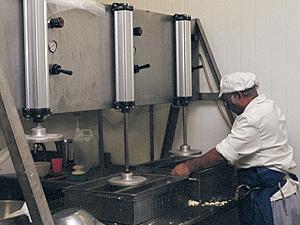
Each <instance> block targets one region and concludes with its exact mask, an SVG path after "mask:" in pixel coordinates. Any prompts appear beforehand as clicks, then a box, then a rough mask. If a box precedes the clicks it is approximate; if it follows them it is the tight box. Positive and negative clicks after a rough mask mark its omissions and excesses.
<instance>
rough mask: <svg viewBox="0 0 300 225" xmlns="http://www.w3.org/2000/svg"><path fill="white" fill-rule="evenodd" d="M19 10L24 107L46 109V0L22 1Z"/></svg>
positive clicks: (47, 90)
mask: <svg viewBox="0 0 300 225" xmlns="http://www.w3.org/2000/svg"><path fill="white" fill-rule="evenodd" d="M23 13H24V53H25V90H26V108H27V109H45V108H49V80H48V79H49V76H48V75H49V71H48V70H49V69H48V56H47V54H48V52H47V45H48V44H47V42H48V25H47V3H46V0H24V1H23Z"/></svg>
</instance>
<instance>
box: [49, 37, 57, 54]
mask: <svg viewBox="0 0 300 225" xmlns="http://www.w3.org/2000/svg"><path fill="white" fill-rule="evenodd" d="M48 49H49V51H50V52H51V53H54V52H55V51H56V49H57V42H56V41H54V40H50V41H49V43H48Z"/></svg>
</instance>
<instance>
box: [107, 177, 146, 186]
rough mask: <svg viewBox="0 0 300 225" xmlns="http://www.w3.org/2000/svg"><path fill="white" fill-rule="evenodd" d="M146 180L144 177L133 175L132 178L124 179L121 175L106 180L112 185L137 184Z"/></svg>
mask: <svg viewBox="0 0 300 225" xmlns="http://www.w3.org/2000/svg"><path fill="white" fill-rule="evenodd" d="M146 181H147V178H146V177H142V176H133V177H132V179H124V178H123V177H122V176H118V177H112V178H110V179H109V180H108V183H109V184H110V185H113V186H120V187H125V186H134V185H138V184H143V183H145V182H146Z"/></svg>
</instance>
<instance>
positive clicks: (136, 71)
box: [134, 64, 150, 73]
mask: <svg viewBox="0 0 300 225" xmlns="http://www.w3.org/2000/svg"><path fill="white" fill-rule="evenodd" d="M147 68H150V64H144V65H141V66H139V65H134V73H138V72H140V70H143V69H147Z"/></svg>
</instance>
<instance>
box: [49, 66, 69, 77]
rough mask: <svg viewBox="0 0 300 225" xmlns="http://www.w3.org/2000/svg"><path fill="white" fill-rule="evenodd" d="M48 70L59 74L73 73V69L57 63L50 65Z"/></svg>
mask: <svg viewBox="0 0 300 225" xmlns="http://www.w3.org/2000/svg"><path fill="white" fill-rule="evenodd" d="M49 72H50V74H60V73H64V74H67V75H72V74H73V71H71V70H65V69H62V68H61V66H60V65H58V64H53V65H50V68H49Z"/></svg>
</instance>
